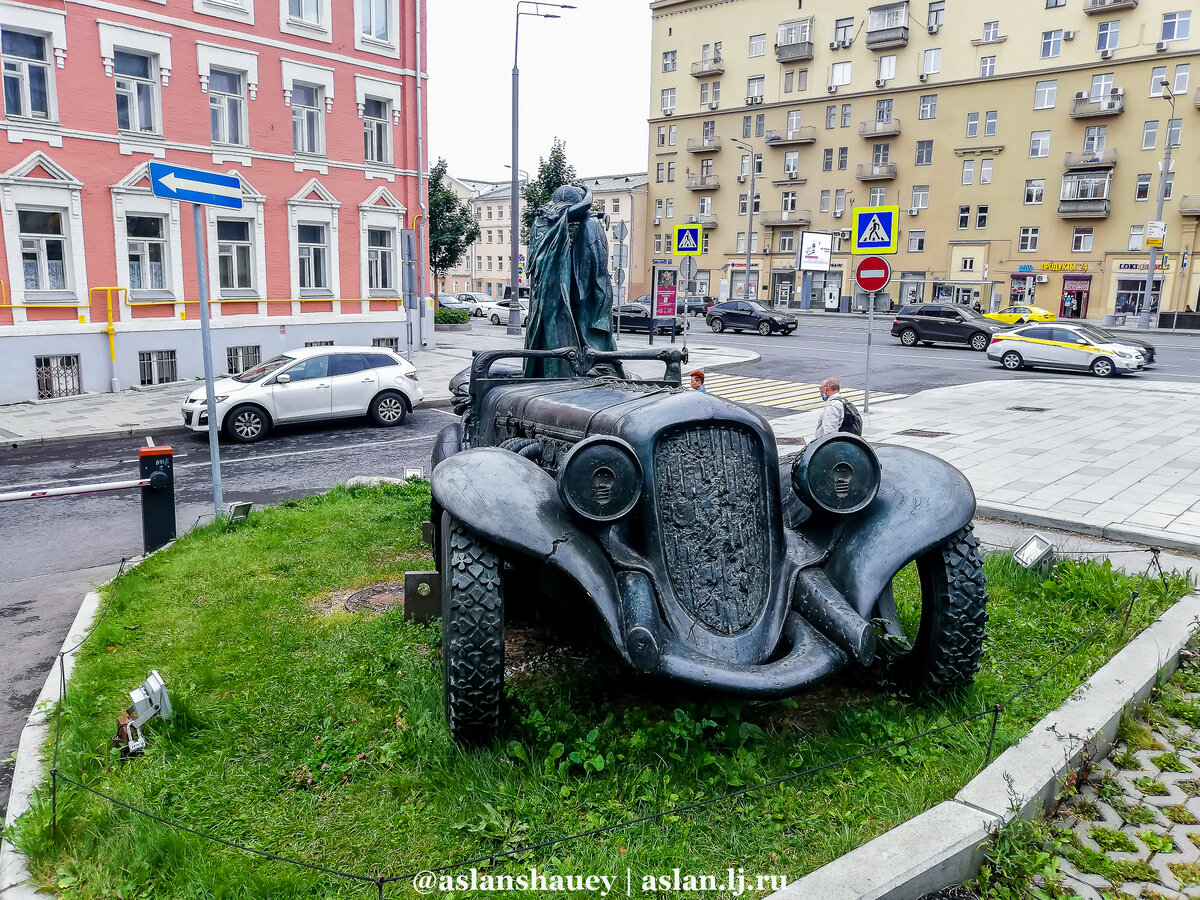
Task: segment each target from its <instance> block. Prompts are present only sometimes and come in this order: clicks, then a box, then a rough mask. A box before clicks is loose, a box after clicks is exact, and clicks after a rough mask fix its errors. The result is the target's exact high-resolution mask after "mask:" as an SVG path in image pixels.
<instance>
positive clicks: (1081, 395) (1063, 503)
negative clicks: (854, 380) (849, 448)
mask: <svg viewBox="0 0 1200 900" xmlns="http://www.w3.org/2000/svg"><path fill="white" fill-rule="evenodd" d="M855 386H856V385H855ZM818 415H819V412H806V413H799V414H797V415H795V416H788V417H786V418H783V419H777V420H775V421H774V422H773V423H772V426H773V427H774V429H775V433H776V435H778V436H779V437H782V438H789V437H791V438H794V437H797V436H800V437H805V438H811V437H812V435H813V431H814V430H815V427H816V421H817V416H818ZM864 418H865V428H864V434H865V435H866V437H867V438H868V439H869V440H871V441H872V442H879V443H893V444H903V445H906V446H909V447H916V448H918V449H921V450H927V451H929V452H930V453H933V454H935V455H937V456H940V457H942V458H943V459H945V460H947V461H948V462H951V463H953V464H954V465H955V466H957V467H958V468H959V469H960V470H962V472H963V473H964V474H965V475H966V476H967V478H968V479H969V480H970V482H971V485H972V486H973V487H974V489H975V494H976V497H977V498H978V500H979V504H980V513H981V514H982V515H987V516H993V517H996V518H1005V519H1013V520H1015V521H1021V522H1025V523H1027V524H1033V525H1047V526H1053V527H1061V528H1066V529H1068V530H1072V531H1081V532H1084V533H1088V534H1095V535H1100V536H1105V537H1111V538H1114V539H1118V540H1134V541H1139V542H1141V543H1150V544H1158V545H1160V546H1167V547H1175V548H1180V549H1186V550H1189V551H1191V552H1195V550H1196V548H1197V547H1200V453H1198V452H1197V450H1198V448H1200V385H1193V384H1173V383H1163V382H1151V381H1135V380H1134V379H1133V378H1122V379H1112V380H1100V379H1097V378H1078V379H1055V380H1049V379H1040V378H1026V377H1017V378H1006V379H1002V380H996V381H987V382H980V383H978V384H965V385H958V386H955V387H948V388H936V389H934V390H929V391H922V392H921V393H919V394H914V395H912V396H909V397H905V398H903V399H900V400H893V401H891V402H889V403H886V404H881V405H879V406H878V407H873V408H872V409H871V411H870V413H869V415H867V416H865V417H864Z"/></svg>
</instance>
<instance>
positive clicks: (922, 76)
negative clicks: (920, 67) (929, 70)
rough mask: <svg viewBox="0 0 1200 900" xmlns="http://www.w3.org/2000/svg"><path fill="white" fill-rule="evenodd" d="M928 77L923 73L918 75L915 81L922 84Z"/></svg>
mask: <svg viewBox="0 0 1200 900" xmlns="http://www.w3.org/2000/svg"><path fill="white" fill-rule="evenodd" d="M928 77H929V76H928V75H926V74H925V73H924V72H922V73H921V74H920V75H918V76H917V81H920V82H922V83H924V81H925V79H926V78H928Z"/></svg>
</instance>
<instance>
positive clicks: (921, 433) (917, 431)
mask: <svg viewBox="0 0 1200 900" xmlns="http://www.w3.org/2000/svg"><path fill="white" fill-rule="evenodd" d="M949 433H950V432H948V431H926V430H925V429H924V428H908V429H905V430H904V431H897V432H896V434H898V435H900V436H901V437H945V436H946V435H948V434H949Z"/></svg>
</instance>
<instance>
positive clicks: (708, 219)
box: [684, 213, 717, 230]
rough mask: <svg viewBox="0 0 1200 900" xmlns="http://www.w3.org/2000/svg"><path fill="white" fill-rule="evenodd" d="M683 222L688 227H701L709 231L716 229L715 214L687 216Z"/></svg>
mask: <svg viewBox="0 0 1200 900" xmlns="http://www.w3.org/2000/svg"><path fill="white" fill-rule="evenodd" d="M684 221H686V222H687V224H688V225H703V226H704V227H705V228H707V229H710V230H711V229H713V228H716V227H717V214H716V213H699V214H698V215H692V216H688V217H687V218H686V219H685V220H684Z"/></svg>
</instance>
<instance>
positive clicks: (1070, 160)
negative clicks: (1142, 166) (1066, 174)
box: [1063, 147, 1117, 169]
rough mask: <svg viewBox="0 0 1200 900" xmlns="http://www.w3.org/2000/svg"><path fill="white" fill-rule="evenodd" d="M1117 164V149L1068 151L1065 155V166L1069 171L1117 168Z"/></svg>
mask: <svg viewBox="0 0 1200 900" xmlns="http://www.w3.org/2000/svg"><path fill="white" fill-rule="evenodd" d="M1116 164H1117V148H1116V147H1105V148H1104V149H1103V150H1068V151H1067V152H1066V153H1064V154H1063V165H1064V166H1066V167H1067V168H1068V169H1086V168H1089V167H1091V168H1094V167H1096V166H1115V165H1116Z"/></svg>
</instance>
